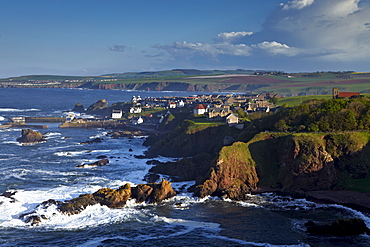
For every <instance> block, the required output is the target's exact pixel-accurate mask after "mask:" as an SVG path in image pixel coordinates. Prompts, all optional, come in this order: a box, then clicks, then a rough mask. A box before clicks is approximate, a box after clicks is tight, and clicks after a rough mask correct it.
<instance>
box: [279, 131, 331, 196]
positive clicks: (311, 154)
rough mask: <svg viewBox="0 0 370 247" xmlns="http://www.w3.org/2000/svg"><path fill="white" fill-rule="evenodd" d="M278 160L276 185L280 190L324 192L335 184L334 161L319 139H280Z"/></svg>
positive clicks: (306, 137)
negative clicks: (279, 185) (277, 184)
mask: <svg viewBox="0 0 370 247" xmlns="http://www.w3.org/2000/svg"><path fill="white" fill-rule="evenodd" d="M283 139H284V140H282V147H281V151H282V152H281V156H280V157H278V159H279V166H280V168H279V177H278V178H279V179H278V181H279V183H280V184H281V186H282V188H283V189H289V190H291V189H293V190H294V189H297V190H303V191H307V190H327V189H331V188H332V187H333V186H334V185H335V182H336V171H335V167H334V159H333V157H332V156H331V155H330V154H329V153H328V152H327V151H326V148H325V142H324V141H323V140H321V139H320V137H318V136H312V135H303V136H288V137H286V138H283Z"/></svg>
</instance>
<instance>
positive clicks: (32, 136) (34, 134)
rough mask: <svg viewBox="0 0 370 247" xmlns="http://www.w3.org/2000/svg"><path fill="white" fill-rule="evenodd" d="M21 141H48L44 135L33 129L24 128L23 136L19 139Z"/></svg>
mask: <svg viewBox="0 0 370 247" xmlns="http://www.w3.org/2000/svg"><path fill="white" fill-rule="evenodd" d="M17 141H18V142H20V143H38V142H43V141H46V139H45V138H44V137H43V135H42V134H41V133H40V132H38V131H35V130H32V129H22V136H21V137H19V138H18V139H17Z"/></svg>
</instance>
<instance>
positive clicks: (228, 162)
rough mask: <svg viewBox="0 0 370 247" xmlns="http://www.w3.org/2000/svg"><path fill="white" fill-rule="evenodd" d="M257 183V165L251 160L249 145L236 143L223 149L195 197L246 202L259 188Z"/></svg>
mask: <svg viewBox="0 0 370 247" xmlns="http://www.w3.org/2000/svg"><path fill="white" fill-rule="evenodd" d="M257 182H258V176H257V172H256V168H255V163H254V162H253V160H252V159H251V158H250V153H249V150H248V145H247V144H246V143H242V142H236V143H234V144H233V145H231V146H226V147H223V148H222V149H221V151H220V153H219V156H218V158H217V161H216V164H215V165H214V166H213V167H212V168H211V170H210V171H209V173H208V175H207V176H206V179H205V181H204V182H203V183H202V184H200V185H198V186H197V187H196V189H195V195H197V196H200V197H205V196H207V195H213V196H221V197H227V198H230V199H232V200H244V199H247V198H248V193H249V192H250V191H251V190H253V189H256V188H257Z"/></svg>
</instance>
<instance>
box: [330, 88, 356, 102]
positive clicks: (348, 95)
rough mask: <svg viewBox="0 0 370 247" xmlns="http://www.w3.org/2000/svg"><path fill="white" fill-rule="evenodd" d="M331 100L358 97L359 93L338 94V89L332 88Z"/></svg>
mask: <svg viewBox="0 0 370 247" xmlns="http://www.w3.org/2000/svg"><path fill="white" fill-rule="evenodd" d="M332 95H333V99H340V98H351V97H352V96H360V93H359V92H339V89H338V88H336V87H335V88H333V91H332Z"/></svg>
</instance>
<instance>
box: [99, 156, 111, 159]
mask: <svg viewBox="0 0 370 247" xmlns="http://www.w3.org/2000/svg"><path fill="white" fill-rule="evenodd" d="M96 158H97V159H106V158H107V156H106V155H99V156H98V157H96ZM111 158H114V157H111Z"/></svg>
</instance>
